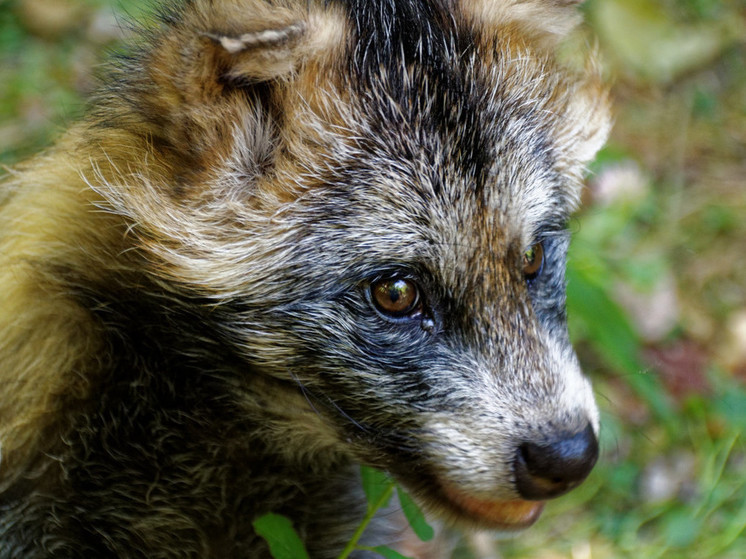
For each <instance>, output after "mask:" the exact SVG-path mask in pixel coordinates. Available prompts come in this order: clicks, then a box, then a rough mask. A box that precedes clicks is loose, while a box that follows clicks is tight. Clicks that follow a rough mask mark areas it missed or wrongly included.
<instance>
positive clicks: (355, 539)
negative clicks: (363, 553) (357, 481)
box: [337, 482, 396, 559]
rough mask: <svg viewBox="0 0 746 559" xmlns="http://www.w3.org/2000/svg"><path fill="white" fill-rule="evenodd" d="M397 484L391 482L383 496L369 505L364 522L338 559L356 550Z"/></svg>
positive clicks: (344, 557) (344, 558)
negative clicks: (369, 525) (359, 541)
mask: <svg viewBox="0 0 746 559" xmlns="http://www.w3.org/2000/svg"><path fill="white" fill-rule="evenodd" d="M395 485H396V484H395V483H394V482H391V483H390V484H389V486H388V487H387V488H386V491H384V492H383V493H381V496H380V497H379V498H378V500H377V501H376V502H375V503H374V504H373V505H371V506H369V507H368V512H367V513H366V514H365V517H364V518H363V520H362V522H360V526H358V527H357V530H355V533H354V534H352V538H351V539H350V541H349V542H348V543H347V546H346V547H345V548H344V549H343V550H342V553H340V554H339V557H337V559H347V557H349V555H350V553H352V552H353V551H354V550H355V546H357V542H358V540H360V538H361V536H362V535H363V532H364V531H365V529H366V528H367V527H368V524H370V521H371V520H373V516H374V515H375V514H376V512H377V511H378V509H380V508H381V507H382V506H383V505H384V504H385V503H386V501H388V500H389V499H390V498H391V495H392V493H393V492H394V487H395Z"/></svg>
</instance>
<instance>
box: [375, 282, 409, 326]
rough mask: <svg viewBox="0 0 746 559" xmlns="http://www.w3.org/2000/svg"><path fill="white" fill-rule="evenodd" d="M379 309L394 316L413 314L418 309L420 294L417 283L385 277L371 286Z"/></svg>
mask: <svg viewBox="0 0 746 559" xmlns="http://www.w3.org/2000/svg"><path fill="white" fill-rule="evenodd" d="M370 292H371V295H372V296H373V302H374V303H375V305H376V307H378V310H379V311H381V312H382V313H384V314H388V315H390V316H393V317H401V316H406V315H408V314H411V313H412V311H414V310H415V309H417V307H418V305H419V302H420V294H419V290H418V289H417V285H416V284H415V283H414V282H412V281H409V280H405V279H384V280H380V281H377V282H375V283H373V284H372V285H371V286H370Z"/></svg>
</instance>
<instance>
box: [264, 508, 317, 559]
mask: <svg viewBox="0 0 746 559" xmlns="http://www.w3.org/2000/svg"><path fill="white" fill-rule="evenodd" d="M254 530H255V531H256V533H257V534H259V535H260V536H261V537H263V538H264V539H265V540H266V541H267V543H268V544H269V552H270V554H271V555H272V557H274V559H308V552H307V551H306V548H305V546H304V545H303V542H302V541H301V539H300V537H299V536H298V533H297V532H296V531H295V528H293V523H292V522H291V521H290V519H289V518H287V517H285V516H282V515H280V514H272V513H269V514H265V515H264V516H260V517H259V518H257V519H256V520H255V521H254Z"/></svg>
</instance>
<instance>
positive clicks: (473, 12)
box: [460, 0, 583, 47]
mask: <svg viewBox="0 0 746 559" xmlns="http://www.w3.org/2000/svg"><path fill="white" fill-rule="evenodd" d="M582 3H583V0H460V4H461V9H462V11H463V12H464V13H465V14H467V16H468V17H470V19H471V20H472V22H473V23H474V25H476V26H478V27H482V28H487V29H490V28H492V29H493V30H496V29H497V28H498V27H505V26H511V25H512V26H517V27H519V28H520V29H521V31H523V32H524V33H526V34H528V35H531V36H533V37H534V38H535V39H537V40H538V41H539V43H540V44H543V45H544V46H547V47H552V46H553V45H556V44H557V43H558V42H559V41H561V40H562V39H563V38H564V37H565V36H566V35H567V34H568V33H569V32H570V31H572V30H573V29H574V28H575V27H576V26H577V25H578V24H579V23H580V21H581V19H582V18H581V15H580V12H579V11H578V10H577V6H578V5H580V4H582Z"/></svg>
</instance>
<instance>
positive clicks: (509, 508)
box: [443, 487, 544, 531]
mask: <svg viewBox="0 0 746 559" xmlns="http://www.w3.org/2000/svg"><path fill="white" fill-rule="evenodd" d="M443 496H444V497H445V499H446V500H447V502H448V504H449V505H450V508H452V509H454V510H455V511H456V512H458V513H459V514H460V516H462V517H465V518H467V519H469V520H471V521H472V522H475V523H477V524H479V525H480V526H483V527H485V528H491V529H493V530H505V531H519V530H523V529H525V528H528V527H529V526H531V525H532V524H533V523H534V522H536V521H537V520H538V519H539V516H541V512H542V511H543V510H544V502H543V501H523V500H520V499H516V500H509V501H488V500H482V499H476V498H474V497H469V496H466V495H464V494H463V493H459V492H458V491H455V490H453V489H448V488H445V487H444V488H443Z"/></svg>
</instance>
